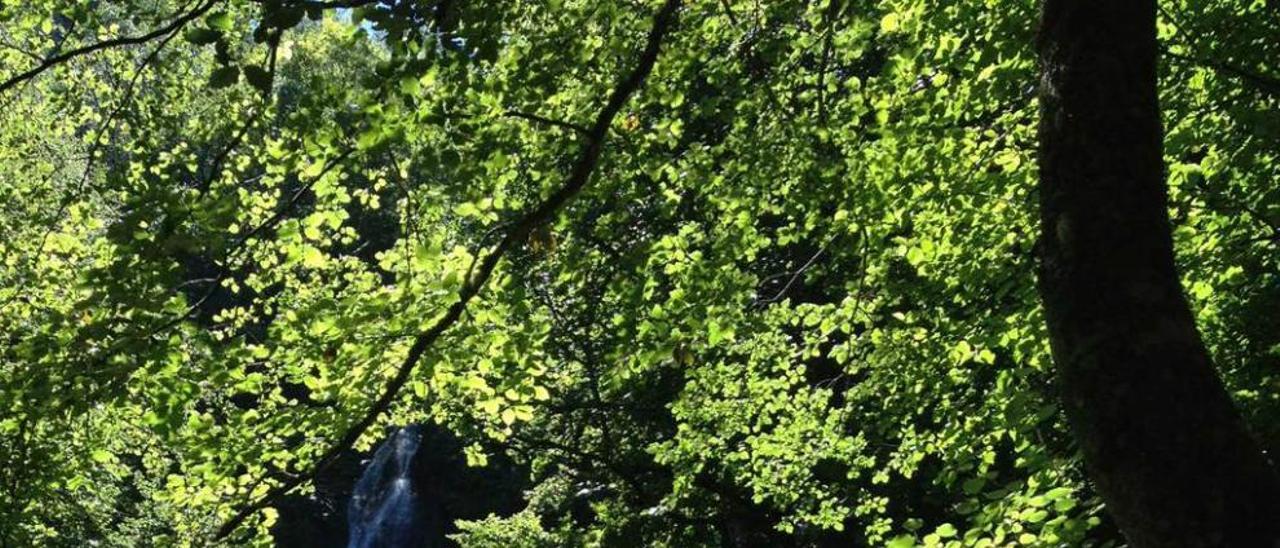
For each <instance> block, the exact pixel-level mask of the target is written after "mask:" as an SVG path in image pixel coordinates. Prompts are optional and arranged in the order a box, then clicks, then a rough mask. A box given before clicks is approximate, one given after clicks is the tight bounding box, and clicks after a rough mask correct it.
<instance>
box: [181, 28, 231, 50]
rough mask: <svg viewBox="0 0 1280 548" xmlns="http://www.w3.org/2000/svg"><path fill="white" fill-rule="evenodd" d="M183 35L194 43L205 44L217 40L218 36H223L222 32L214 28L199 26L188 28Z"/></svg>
mask: <svg viewBox="0 0 1280 548" xmlns="http://www.w3.org/2000/svg"><path fill="white" fill-rule="evenodd" d="M182 37H183V38H186V40H187V41H188V42H191V43H192V44H195V45H197V46H203V45H206V44H212V43H214V42H217V41H218V38H220V37H222V33H220V32H218V31H216V30H213V29H206V28H199V27H198V28H191V29H187V32H185V33H183V35H182Z"/></svg>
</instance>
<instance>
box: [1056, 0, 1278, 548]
mask: <svg viewBox="0 0 1280 548" xmlns="http://www.w3.org/2000/svg"><path fill="white" fill-rule="evenodd" d="M1155 20H1156V3H1155V1H1154V0H1091V1H1080V0H1045V2H1044V6H1043V13H1042V20H1041V25H1042V26H1041V31H1040V32H1041V35H1040V43H1039V50H1040V62H1041V92H1040V101H1041V106H1040V108H1041V120H1040V135H1039V139H1040V151H1039V163H1040V214H1041V246H1042V247H1041V249H1042V252H1043V260H1042V263H1041V270H1040V292H1041V297H1042V298H1043V302H1044V309H1045V316H1046V319H1047V320H1048V326H1049V336H1050V342H1051V346H1052V349H1053V358H1054V362H1055V367H1056V368H1057V374H1058V381H1059V388H1060V390H1061V395H1062V399H1063V406H1064V410H1065V412H1066V415H1067V417H1068V419H1069V421H1070V423H1071V426H1072V429H1073V430H1074V431H1075V434H1076V439H1077V440H1078V441H1079V444H1080V449H1081V451H1082V452H1083V455H1084V460H1085V465H1086V468H1087V470H1088V472H1089V475H1090V477H1091V478H1092V479H1093V481H1094V482H1095V483H1096V485H1097V489H1098V491H1099V492H1100V493H1101V495H1102V498H1103V500H1104V501H1105V502H1106V505H1107V510H1108V511H1109V512H1110V513H1111V514H1112V516H1113V517H1114V518H1115V520H1116V522H1117V523H1118V524H1119V526H1120V528H1121V530H1122V531H1123V532H1124V534H1125V535H1126V537H1128V539H1129V541H1130V542H1131V543H1132V544H1133V545H1134V546H1158V547H1166V546H1233V547H1235V546H1280V478H1278V476H1277V474H1276V471H1275V469H1274V468H1273V467H1272V465H1271V463H1270V462H1269V460H1268V458H1267V457H1266V455H1265V454H1264V453H1263V452H1262V451H1261V450H1260V449H1259V447H1258V445H1257V444H1256V443H1255V442H1254V440H1253V439H1252V438H1251V437H1250V434H1249V433H1248V431H1247V429H1246V427H1245V424H1244V423H1243V421H1242V419H1241V417H1240V415H1239V413H1238V412H1237V411H1236V409H1235V408H1234V406H1233V404H1232V402H1231V399H1230V397H1229V396H1228V395H1227V393H1226V391H1225V389H1224V388H1223V386H1222V383H1221V381H1220V380H1219V379H1218V377H1217V374H1216V372H1215V369H1214V367H1213V364H1212V361H1211V360H1210V358H1209V355H1208V352H1207V351H1206V350H1205V347H1204V344H1203V342H1202V341H1201V339H1200V334H1199V332H1198V331H1197V329H1196V325H1195V319H1194V316H1193V315H1192V313H1191V309H1190V306H1189V305H1188V303H1187V300H1186V297H1185V296H1184V295H1183V292H1182V286H1181V285H1180V283H1179V279H1178V274H1177V271H1176V268H1175V265H1174V255H1173V243H1172V237H1171V230H1170V226H1169V219H1168V213H1167V209H1166V207H1167V206H1166V202H1167V196H1166V190H1165V181H1164V166H1163V163H1162V157H1161V145H1162V129H1161V123H1160V109H1159V103H1158V99H1157V95H1156V55H1157V43H1156V28H1155Z"/></svg>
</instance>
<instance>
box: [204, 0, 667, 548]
mask: <svg viewBox="0 0 1280 548" xmlns="http://www.w3.org/2000/svg"><path fill="white" fill-rule="evenodd" d="M679 6H680V0H667V1H666V2H665V3H664V4H663V6H662V8H661V9H660V10H659V11H658V13H657V14H656V15H655V16H654V21H653V28H652V30H650V31H649V35H648V39H647V42H646V45H645V49H644V51H643V52H642V53H641V55H640V59H639V61H638V62H637V64H636V67H635V68H634V69H632V71H631V73H630V74H628V75H627V77H626V78H624V79H623V80H622V81H621V82H619V83H618V85H617V87H616V88H615V89H614V90H613V93H611V94H610V96H609V100H608V102H607V103H606V104H605V106H604V108H603V109H602V110H601V111H600V112H599V114H597V116H596V119H595V122H594V123H593V124H592V125H591V128H590V130H588V133H587V135H586V137H587V140H586V143H584V147H583V149H582V152H581V153H580V154H579V156H578V160H577V162H576V163H575V164H574V166H573V170H572V171H571V172H570V174H569V177H568V180H567V181H566V182H565V184H564V186H562V187H560V189H559V190H557V191H556V192H555V193H554V194H552V195H551V196H550V197H548V198H547V199H546V201H544V202H542V204H540V205H539V206H538V207H536V208H535V209H533V210H532V211H530V212H528V213H526V214H525V215H524V216H523V217H521V218H520V219H519V220H518V221H517V222H516V223H515V224H514V225H513V227H512V229H511V230H510V231H509V232H507V234H506V236H505V237H503V239H502V240H501V241H500V242H499V243H498V244H497V246H496V247H495V248H494V249H493V251H491V252H490V253H489V254H487V255H485V256H484V259H483V260H482V261H481V262H480V263H479V268H478V269H477V271H476V274H475V277H473V278H468V279H467V280H466V281H465V282H464V283H463V286H462V288H461V289H459V291H458V299H457V301H455V302H454V303H453V305H452V306H450V307H449V308H448V310H447V311H445V313H444V315H443V316H441V317H440V318H439V319H437V320H436V321H435V322H434V323H433V324H432V325H431V327H430V328H428V329H427V330H426V331H423V332H421V333H420V334H418V336H417V337H416V338H415V340H414V343H413V346H412V347H410V349H409V354H408V355H407V356H406V357H405V359H404V361H403V362H402V363H401V364H400V367H399V369H398V370H397V371H396V374H395V376H394V377H393V378H392V379H391V380H390V381H388V382H387V384H386V386H385V387H384V388H383V390H382V393H381V394H380V395H379V396H378V398H377V399H376V400H374V402H373V405H372V406H371V407H370V408H369V410H368V411H366V412H365V414H364V415H363V416H362V417H360V419H359V420H357V421H356V422H355V423H354V424H353V425H352V426H351V427H350V428H348V429H347V431H346V432H345V433H344V434H343V435H342V437H341V438H340V439H339V440H338V442H337V443H336V444H334V445H333V446H332V447H330V448H329V450H328V451H325V453H324V454H323V455H321V457H320V458H319V459H318V460H317V462H316V465H315V467H314V468H312V470H311V472H310V473H307V474H303V475H301V476H299V477H298V478H296V479H292V480H287V481H284V482H283V483H281V484H280V485H278V486H276V487H275V488H274V489H272V490H271V491H270V492H268V493H267V494H266V495H265V496H263V497H262V498H260V499H258V500H257V501H254V502H252V503H250V504H249V505H248V506H246V507H244V508H243V509H241V510H240V511H239V512H237V513H236V514H235V515H234V516H232V518H231V519H230V520H228V521H227V522H226V523H224V524H223V525H222V527H220V528H219V529H218V532H217V538H218V539H223V538H225V537H226V536H227V535H230V534H231V533H233V532H235V530H236V529H238V528H239V527H240V525H241V524H242V523H244V521H245V520H246V519H248V518H249V517H250V516H252V515H253V514H255V513H257V512H258V511H259V510H261V509H263V508H265V507H267V505H269V504H271V503H272V502H273V501H274V500H275V499H276V498H277V497H279V496H281V495H283V494H285V493H287V492H289V491H291V490H292V489H294V488H295V487H297V486H299V485H301V484H302V482H304V481H306V480H307V479H310V478H312V477H314V476H315V475H316V474H317V473H319V472H320V471H322V470H324V469H325V468H327V467H328V466H329V465H331V464H332V463H333V461H334V460H335V459H336V458H337V457H338V455H340V454H342V452H343V451H346V450H347V449H348V448H350V447H351V446H352V445H353V444H354V443H355V442H356V440H358V439H359V438H360V436H362V435H363V434H364V432H365V431H366V430H368V429H369V427H370V426H372V425H373V423H374V422H375V421H376V420H377V419H378V417H380V416H381V415H382V414H383V413H385V412H386V410H387V409H388V408H389V407H390V406H391V404H392V402H393V401H394V400H395V397H396V395H397V394H398V393H399V392H400V390H401V389H402V388H403V387H404V385H405V383H407V382H408V380H409V376H410V374H411V373H412V372H413V370H414V369H415V367H416V366H417V364H418V362H419V361H420V360H421V359H422V356H423V355H424V354H425V353H426V352H427V350H428V349H429V348H431V346H432V345H433V344H434V343H435V342H436V340H438V339H439V338H440V337H441V336H442V335H443V334H444V333H445V332H446V331H448V330H449V328H450V327H453V326H454V325H455V324H457V323H458V320H459V319H461V317H462V314H463V312H465V311H466V308H467V305H468V304H469V303H470V302H471V299H473V298H474V297H475V296H476V295H477V294H479V293H480V291H481V290H482V289H484V287H485V285H486V284H487V282H488V281H489V278H490V277H492V275H493V272H494V269H495V268H496V267H497V266H498V262H499V261H501V259H502V257H503V256H504V255H505V254H506V253H507V252H508V251H510V250H511V249H512V248H514V247H516V246H517V245H518V244H520V243H522V242H524V241H525V240H526V239H528V237H529V234H530V233H531V232H532V231H533V229H535V228H537V227H538V226H539V225H542V224H544V223H546V222H548V221H550V220H551V219H552V217H553V216H554V215H555V214H556V213H557V212H559V210H560V208H561V207H563V206H564V205H565V204H566V203H568V202H569V201H570V200H571V199H573V198H574V197H575V196H576V195H577V194H578V193H579V192H581V191H582V189H583V188H584V187H586V185H587V183H588V182H589V180H590V178H591V173H592V172H593V171H594V170H595V167H596V164H597V163H598V162H599V160H600V155H601V153H602V152H603V145H604V141H605V137H606V136H607V132H608V129H609V126H610V125H612V124H613V119H614V118H615V117H616V116H617V114H618V112H619V111H621V110H622V107H623V106H624V105H625V104H626V102H627V101H628V100H629V99H630V98H631V96H632V95H633V94H634V93H635V92H636V90H638V89H639V88H640V86H641V84H643V83H644V80H645V78H647V77H648V75H649V73H650V72H651V71H652V70H653V65H654V63H655V62H656V61H657V59H658V52H659V50H660V48H661V46H662V41H663V38H664V37H665V36H666V35H667V33H668V32H669V31H670V29H671V27H672V26H673V25H674V23H675V20H676V12H677V11H678V8H679Z"/></svg>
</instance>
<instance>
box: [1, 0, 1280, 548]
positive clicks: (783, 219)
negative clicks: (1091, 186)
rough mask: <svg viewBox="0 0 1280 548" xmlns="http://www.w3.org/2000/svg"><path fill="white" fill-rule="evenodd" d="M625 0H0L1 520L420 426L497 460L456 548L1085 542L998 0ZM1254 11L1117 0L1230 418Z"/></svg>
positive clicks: (1265, 317)
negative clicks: (577, 186)
mask: <svg viewBox="0 0 1280 548" xmlns="http://www.w3.org/2000/svg"><path fill="white" fill-rule="evenodd" d="M666 4H668V5H666V6H664V5H659V3H657V2H653V1H643V2H634V1H633V2H614V1H598V0H556V1H548V2H524V1H513V2H499V1H493V0H477V1H470V2H450V1H448V0H442V1H439V2H435V1H429V0H382V1H373V0H345V1H332V2H326V1H296V2H295V1H281V0H263V1H250V0H195V1H193V2H172V1H169V0H159V1H148V2H140V1H136V0H110V1H97V2H83V1H72V0H32V1H26V2H20V3H5V4H0V79H3V80H5V81H6V84H5V85H4V86H3V88H0V89H3V92H2V93H0V104H3V108H2V109H0V208H2V209H0V542H3V543H5V544H6V545H10V544H12V545H29V544H35V545H45V544H48V545H65V546H79V545H84V543H85V542H87V541H89V540H91V539H93V540H96V541H98V542H99V543H101V544H102V545H112V546H139V545H152V544H162V545H168V544H183V545H190V544H196V545H203V544H208V543H211V542H214V541H215V539H217V538H218V534H219V530H220V529H223V528H226V529H227V530H228V531H229V532H230V534H229V535H227V536H225V537H223V538H221V539H219V540H220V541H222V542H228V543H232V544H242V543H250V542H252V543H255V544H270V542H271V536H270V535H271V534H270V528H271V526H272V525H273V523H274V521H275V519H276V515H277V512H276V510H275V509H274V508H273V507H272V503H273V501H274V500H276V497H277V496H278V493H280V492H282V491H284V490H285V489H287V488H292V487H294V486H295V485H296V489H297V490H301V491H303V492H305V491H306V490H307V489H309V488H310V487H309V486H308V483H307V482H306V481H305V480H306V479H307V478H308V477H309V476H310V475H311V474H313V473H315V471H316V468H317V465H318V464H321V465H323V464H327V463H328V460H329V459H330V456H331V453H332V452H333V451H334V450H335V449H334V448H335V447H337V448H339V449H345V448H344V447H342V446H343V443H342V442H343V441H344V439H346V437H348V436H349V437H350V439H351V440H353V441H354V443H353V444H352V445H353V447H352V449H354V450H357V451H364V450H367V449H369V448H370V447H372V445H373V444H374V443H376V442H377V441H378V439H379V437H380V435H381V434H382V432H384V429H383V427H384V426H387V425H394V424H407V423H414V422H429V421H431V422H437V423H440V424H442V425H444V426H446V427H448V428H449V429H451V430H452V431H454V432H455V433H457V435H459V436H461V437H462V438H463V439H465V440H466V441H467V444H468V446H469V447H468V449H467V450H466V457H467V460H468V461H469V462H470V463H471V464H473V465H475V466H484V465H485V463H486V461H487V459H488V458H489V457H491V456H493V455H495V454H497V453H504V454H506V455H508V456H510V457H511V458H513V459H515V460H516V461H518V462H520V463H522V464H524V465H526V466H527V467H528V471H529V473H530V475H531V477H530V479H531V481H532V482H533V485H534V487H533V489H532V490H530V491H529V492H528V493H527V497H526V498H527V500H528V507H527V509H526V510H524V511H522V512H520V513H518V514H515V515H512V516H493V517H491V518H489V519H486V520H482V521H474V522H468V523H463V524H460V527H461V528H460V532H459V534H458V535H456V537H455V538H456V539H457V540H458V541H459V542H460V543H461V544H463V545H464V546H517V545H526V546H561V545H591V546H618V545H657V546H694V545H721V544H724V545H761V544H763V543H766V542H769V543H779V544H783V545H815V544H822V543H833V544H836V545H889V546H898V547H902V546H912V545H915V544H920V545H926V546H931V545H948V544H953V545H966V546H970V545H972V546H993V545H1008V544H1011V543H1012V544H1019V545H1062V544H1066V545H1085V544H1092V545H1114V544H1119V543H1122V540H1121V538H1120V537H1119V534H1118V532H1116V531H1115V529H1114V527H1113V526H1111V525H1110V524H1109V522H1108V520H1107V518H1106V516H1105V513H1104V508H1103V505H1102V503H1101V501H1100V500H1099V498H1098V497H1097V496H1096V495H1095V494H1094V492H1093V491H1092V490H1091V488H1090V486H1089V484H1088V482H1087V481H1086V479H1085V477H1084V474H1083V471H1082V468H1081V465H1080V461H1079V458H1078V456H1077V454H1076V449H1075V447H1074V445H1073V442H1072V440H1071V438H1070V436H1069V435H1068V432H1067V429H1066V426H1065V424H1064V421H1063V419H1062V417H1061V414H1060V412H1059V409H1058V406H1057V404H1056V402H1055V391H1054V382H1053V377H1052V374H1051V372H1050V358H1049V355H1048V344H1047V340H1046V334H1045V330H1044V327H1043V318H1042V317H1041V316H1042V315H1041V311H1040V304H1039V298H1038V296H1037V294H1036V291H1035V277H1034V272H1035V262H1036V234H1037V228H1036V213H1035V203H1036V200H1037V196H1036V192H1035V188H1036V185H1035V179H1036V172H1035V165H1034V164H1035V162H1034V154H1035V153H1034V151H1035V124H1036V121H1037V106H1036V95H1035V85H1036V78H1037V76H1036V62H1035V53H1034V42H1035V21H1036V18H1037V15H1038V13H1037V6H1036V5H1035V3H1034V2H1031V1H1029V0H1027V1H1024V0H1012V1H1008V0H1002V1H996V0H987V1H985V2H942V1H937V0H880V1H872V0H852V1H842V0H815V1H809V2H806V1H771V2H752V1H712V0H702V1H696V2H694V1H690V2H686V3H684V5H681V6H679V8H678V12H677V13H671V15H672V17H671V18H670V20H667V19H663V17H662V15H661V14H660V12H661V13H667V12H668V11H670V10H669V9H668V8H670V7H672V6H675V5H676V3H675V2H667V3H666ZM662 10H667V11H662ZM1278 13H1280V12H1277V10H1276V9H1275V6H1274V5H1271V3H1268V2H1238V1H1230V0H1176V1H1167V2H1163V3H1162V6H1161V19H1160V38H1161V43H1162V47H1163V48H1164V50H1165V55H1164V57H1163V64H1162V66H1161V75H1160V81H1159V86H1160V89H1161V95H1162V96H1161V100H1162V105H1163V108H1164V113H1165V118H1164V119H1165V127H1166V131H1167V139H1166V145H1165V156H1166V163H1167V165H1168V177H1169V189H1170V200H1171V203H1170V212H1171V215H1172V217H1173V219H1174V223H1175V226H1176V231H1175V244H1176V247H1177V252H1178V257H1179V262H1180V267H1181V269H1182V273H1183V278H1184V285H1185V288H1186V290H1187V292H1188V294H1189V295H1190V297H1191V299H1192V302H1193V305H1194V307H1195V309H1196V312H1197V314H1198V320H1199V323H1200V326H1201V329H1202V330H1203V332H1204V334H1205V337H1206V340H1207V342H1208V343H1209V345H1210V349H1211V351H1212V353H1213V355H1214V357H1215V358H1216V361H1217V363H1218V364H1219V366H1220V369H1221V373H1222V375H1223V377H1224V380H1225V382H1226V383H1227V385H1228V387H1229V388H1230V390H1231V391H1232V395H1233V396H1234V397H1235V399H1236V402H1237V404H1238V405H1239V406H1240V407H1241V408H1242V409H1243V410H1244V411H1245V413H1246V415H1247V417H1248V419H1249V421H1250V424H1251V425H1252V426H1253V427H1254V429H1255V431H1256V432H1257V433H1258V434H1259V436H1260V438H1261V441H1262V443H1263V445H1264V446H1266V447H1268V448H1271V447H1280V420H1277V419H1280V400H1277V391H1276V387H1277V383H1280V376H1277V374H1278V373H1280V370H1278V369H1277V367H1278V366H1280V329H1277V327H1278V324H1277V322H1278V321H1280V320H1278V319H1277V318H1276V317H1275V316H1274V314H1273V312H1274V311H1275V310H1276V307H1277V305H1278V304H1280V278H1278V276H1280V263H1277V257H1280V255H1277V254H1276V249H1275V247H1276V245H1277V243H1278V242H1280V189H1278V188H1277V187H1276V185H1275V184H1274V181H1276V180H1277V177H1280V157H1278V155H1280V110H1277V107H1280V68H1278V67H1276V66H1275V64H1274V62H1275V59H1280V40H1277V39H1276V37H1277V36H1280V15H1278ZM664 22H667V23H669V24H670V28H669V29H667V31H666V33H665V35H661V36H658V35H659V34H661V33H657V32H655V30H656V29H658V27H660V26H661V25H663V24H664ZM655 39H656V40H657V41H658V42H660V50H658V54H657V60H656V63H655V64H653V66H652V71H651V73H650V74H648V75H647V78H645V79H644V80H643V81H642V82H639V85H638V86H636V87H635V89H632V90H627V91H628V93H629V95H626V96H622V97H620V98H621V99H622V100H624V101H625V102H624V103H621V104H620V105H619V106H620V110H618V111H617V112H616V115H613V114H609V116H606V117H604V118H602V117H601V116H602V114H608V108H607V104H609V101H610V99H611V98H615V97H619V91H620V90H623V88H625V87H626V85H627V78H628V76H629V75H635V74H637V72H636V71H637V70H639V67H640V66H641V65H643V64H644V63H643V58H644V56H645V53H646V51H645V50H646V44H647V43H649V42H653V41H654V40H655ZM95 45H100V46H104V47H96V46H95ZM82 48H83V49H82ZM47 60H57V61H58V62H56V63H49V62H46V61H47ZM37 67H41V68H42V67H47V68H48V70H42V71H40V72H39V73H38V74H36V73H32V74H29V75H27V74H26V73H27V71H29V70H30V69H32V68H37ZM28 76H29V77H28ZM599 123H603V124H604V125H602V126H599V129H601V130H602V131H603V132H604V134H603V135H595V134H594V133H593V132H594V130H595V129H597V128H596V124H599ZM594 146H598V147H599V150H598V152H599V158H598V160H592V161H591V162H586V160H587V159H589V156H590V151H591V150H592V147H594ZM584 166H585V169H586V170H587V172H586V173H585V175H586V176H587V177H588V178H587V179H584V180H583V182H585V186H584V187H582V188H581V190H580V192H575V193H573V194H572V195H571V196H568V197H567V198H568V199H567V200H565V201H564V202H563V203H562V204H554V205H556V206H558V207H556V208H555V209H554V210H553V211H549V212H548V213H550V214H549V215H547V216H545V217H543V218H540V219H536V221H537V222H527V221H528V220H529V219H531V215H532V214H536V213H539V212H540V211H541V210H542V209H545V208H541V209H540V205H541V204H548V203H554V202H555V200H554V198H555V197H556V196H557V195H558V193H559V192H560V191H561V189H562V188H565V185H566V184H569V183H571V182H572V181H573V180H574V178H575V177H577V176H579V175H578V173H579V172H580V171H581V170H582V169H584ZM542 221H546V222H542ZM513 235H514V236H513ZM490 258H492V259H493V261H494V262H493V266H492V268H493V270H492V275H489V273H487V272H484V264H485V263H486V262H488V260H489V259H490ZM473 293H474V295H473ZM460 298H461V299H462V300H461V301H459V299H460ZM459 302H460V303H461V304H462V306H461V307H458V306H457V303H459ZM451 307H452V308H451ZM433 330H441V331H440V332H439V333H437V335H438V338H434V339H432V340H431V341H430V344H428V345H425V346H424V345H421V344H419V345H415V342H421V341H423V336H422V334H424V333H430V332H432V331H433ZM415 353H417V354H420V356H415ZM401 371H404V375H405V376H404V377H403V379H402V380H403V382H397V378H398V377H397V374H398V373H399V372H401ZM388 387H391V388H392V389H394V390H392V392H389V393H388V392H385V390H386V389H387V388H388ZM383 394H389V396H388V398H389V399H387V400H386V403H387V405H386V407H385V409H383V408H382V407H381V404H380V403H379V398H381V397H382V396H383ZM370 410H373V411H375V413H373V414H370ZM383 411H385V412H383ZM365 417H370V418H371V419H372V421H373V422H372V424H364V422H363V421H362V419H364V418H365ZM353 428H354V430H353ZM584 507H585V508H586V510H585V511H584V510H583V508H584ZM246 508H248V509H250V510H257V509H260V511H253V512H247V513H246V514H245V515H246V516H247V517H248V519H247V520H245V521H244V522H243V523H242V524H238V523H237V524H236V525H239V526H238V527H235V528H230V527H225V526H227V524H228V523H234V522H233V521H232V520H233V519H234V517H235V516H236V515H237V513H239V512H242V511H243V510H244V509H246Z"/></svg>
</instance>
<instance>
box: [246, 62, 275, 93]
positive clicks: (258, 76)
mask: <svg viewBox="0 0 1280 548" xmlns="http://www.w3.org/2000/svg"><path fill="white" fill-rule="evenodd" d="M243 70H244V79H245V80H246V81H248V82H249V85H251V86H253V87H254V88H255V89H257V90H258V93H261V94H263V95H270V94H271V73H269V72H267V70H266V69H264V68H262V67H260V66H258V65H245V66H244V67H243Z"/></svg>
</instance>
